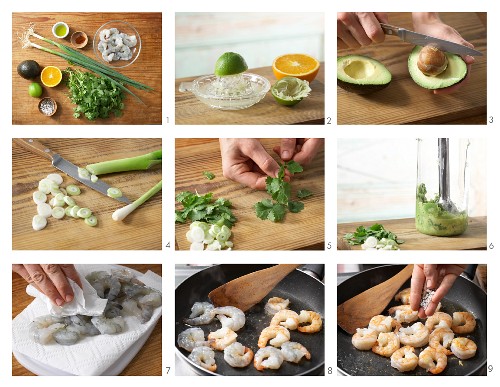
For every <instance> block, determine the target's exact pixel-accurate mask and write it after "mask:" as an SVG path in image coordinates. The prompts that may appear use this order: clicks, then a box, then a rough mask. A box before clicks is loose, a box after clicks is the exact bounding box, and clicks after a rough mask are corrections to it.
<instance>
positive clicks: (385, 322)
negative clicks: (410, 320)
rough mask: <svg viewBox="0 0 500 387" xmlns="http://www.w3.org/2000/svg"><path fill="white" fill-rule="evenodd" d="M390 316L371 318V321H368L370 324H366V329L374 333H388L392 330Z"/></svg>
mask: <svg viewBox="0 0 500 387" xmlns="http://www.w3.org/2000/svg"><path fill="white" fill-rule="evenodd" d="M392 320H393V319H392V317H391V316H382V315H380V314H379V315H378V316H373V317H372V319H371V320H370V323H369V324H368V328H370V329H373V330H374V331H377V332H379V333H380V332H390V331H391V330H392V325H393V321H392Z"/></svg>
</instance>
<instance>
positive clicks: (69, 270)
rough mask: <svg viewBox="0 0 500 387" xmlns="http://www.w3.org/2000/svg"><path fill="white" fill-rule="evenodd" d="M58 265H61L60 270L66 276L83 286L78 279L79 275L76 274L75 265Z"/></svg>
mask: <svg viewBox="0 0 500 387" xmlns="http://www.w3.org/2000/svg"><path fill="white" fill-rule="evenodd" d="M59 266H60V267H61V270H62V271H63V273H64V274H65V275H66V277H68V278H69V279H70V280H73V281H74V282H76V284H77V285H78V286H80V288H83V285H82V281H81V280H80V276H79V275H78V272H77V271H76V269H75V265H59Z"/></svg>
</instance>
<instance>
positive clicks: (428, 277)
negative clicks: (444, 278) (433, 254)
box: [424, 265, 439, 290]
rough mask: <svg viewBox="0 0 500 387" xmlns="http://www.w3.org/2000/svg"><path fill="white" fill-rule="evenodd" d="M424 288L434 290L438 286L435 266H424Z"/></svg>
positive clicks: (437, 274)
mask: <svg viewBox="0 0 500 387" xmlns="http://www.w3.org/2000/svg"><path fill="white" fill-rule="evenodd" d="M424 275H425V281H426V288H427V289H432V290H435V289H436V288H437V287H438V285H439V273H438V271H437V265H424Z"/></svg>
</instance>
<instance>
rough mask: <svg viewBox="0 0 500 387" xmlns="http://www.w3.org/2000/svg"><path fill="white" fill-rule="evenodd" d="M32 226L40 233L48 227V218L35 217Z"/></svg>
mask: <svg viewBox="0 0 500 387" xmlns="http://www.w3.org/2000/svg"><path fill="white" fill-rule="evenodd" d="M31 225H32V226H33V230H35V231H40V230H42V229H44V228H45V226H46V225H47V218H45V217H44V216H41V215H35V216H34V217H33V221H32V222H31Z"/></svg>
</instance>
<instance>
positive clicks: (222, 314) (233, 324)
mask: <svg viewBox="0 0 500 387" xmlns="http://www.w3.org/2000/svg"><path fill="white" fill-rule="evenodd" d="M210 313H211V314H212V316H217V318H218V319H219V321H220V322H221V324H222V327H224V328H225V327H227V328H229V329H231V330H233V331H235V332H238V331H239V330H240V329H241V328H243V325H245V321H246V320H245V313H243V311H242V310H240V309H238V308H236V307H234V306H223V307H221V308H215V309H212V311H211V312H210Z"/></svg>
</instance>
